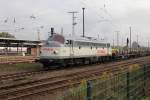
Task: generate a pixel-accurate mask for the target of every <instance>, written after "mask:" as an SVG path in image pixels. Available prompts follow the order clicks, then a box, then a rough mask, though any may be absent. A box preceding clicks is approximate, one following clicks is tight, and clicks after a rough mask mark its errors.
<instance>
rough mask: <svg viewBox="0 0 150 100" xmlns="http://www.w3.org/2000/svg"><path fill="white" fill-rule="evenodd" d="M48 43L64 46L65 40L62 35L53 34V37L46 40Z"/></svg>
mask: <svg viewBox="0 0 150 100" xmlns="http://www.w3.org/2000/svg"><path fill="white" fill-rule="evenodd" d="M48 41H56V42H59V43H61V44H64V42H65V39H64V37H63V36H62V35H59V34H54V35H53V36H50V37H49V38H48Z"/></svg>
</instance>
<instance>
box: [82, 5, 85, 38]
mask: <svg viewBox="0 0 150 100" xmlns="http://www.w3.org/2000/svg"><path fill="white" fill-rule="evenodd" d="M82 10H83V37H84V35H85V33H84V30H85V26H84V24H85V23H84V10H85V8H82Z"/></svg>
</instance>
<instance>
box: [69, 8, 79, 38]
mask: <svg viewBox="0 0 150 100" xmlns="http://www.w3.org/2000/svg"><path fill="white" fill-rule="evenodd" d="M68 13H71V14H72V36H74V35H75V31H74V26H75V25H76V24H77V23H76V22H75V18H77V17H75V13H78V12H76V11H72V12H68Z"/></svg>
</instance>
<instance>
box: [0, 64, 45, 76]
mask: <svg viewBox="0 0 150 100" xmlns="http://www.w3.org/2000/svg"><path fill="white" fill-rule="evenodd" d="M41 69H42V65H41V64H39V63H17V64H0V74H9V73H16V72H25V71H36V70H41Z"/></svg>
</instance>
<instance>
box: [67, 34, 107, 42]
mask: <svg viewBox="0 0 150 100" xmlns="http://www.w3.org/2000/svg"><path fill="white" fill-rule="evenodd" d="M64 37H65V40H74V41H81V42H92V43H108V42H106V41H104V40H101V39H98V38H94V37H79V36H67V35H65V36H64Z"/></svg>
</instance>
